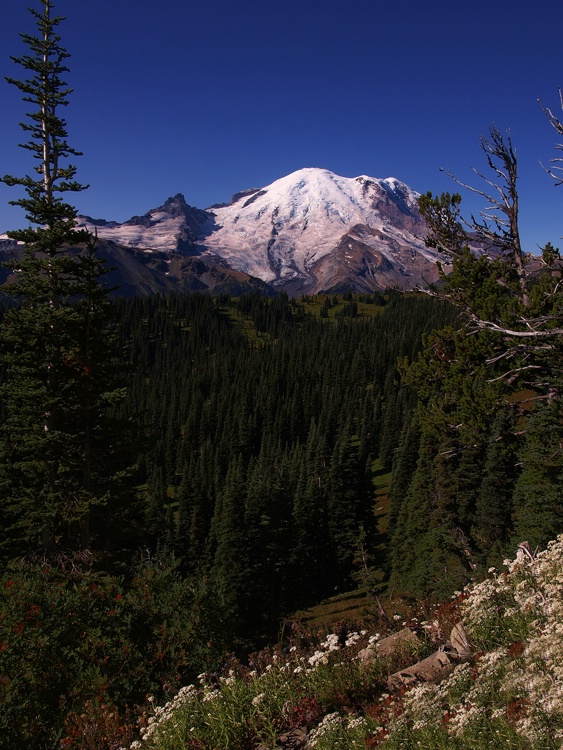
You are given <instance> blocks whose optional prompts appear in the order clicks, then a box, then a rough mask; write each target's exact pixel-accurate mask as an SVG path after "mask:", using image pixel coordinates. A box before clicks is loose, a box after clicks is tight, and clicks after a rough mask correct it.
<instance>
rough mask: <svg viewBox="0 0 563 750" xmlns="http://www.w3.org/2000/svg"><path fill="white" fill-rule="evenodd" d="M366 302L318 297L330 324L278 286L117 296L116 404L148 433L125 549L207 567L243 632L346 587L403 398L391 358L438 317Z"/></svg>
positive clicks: (444, 315) (440, 316)
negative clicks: (123, 357) (260, 290)
mask: <svg viewBox="0 0 563 750" xmlns="http://www.w3.org/2000/svg"><path fill="white" fill-rule="evenodd" d="M367 299H368V300H369V302H368V303H366V302H363V303H362V302H361V301H360V302H358V300H357V299H356V300H351V299H350V300H348V301H346V300H343V299H342V298H340V300H338V298H324V299H323V300H321V301H320V303H319V304H318V305H317V311H318V312H320V311H322V310H324V311H325V314H326V315H329V314H330V317H328V318H324V317H319V315H318V314H317V315H314V314H312V312H309V311H308V307H310V306H307V304H306V303H303V302H301V301H299V302H297V301H295V300H292V301H290V300H288V298H287V297H285V296H280V297H278V298H277V299H274V300H267V299H264V298H261V297H259V296H258V295H255V296H254V295H251V296H247V297H242V298H240V299H238V300H232V301H231V300H228V299H226V298H222V299H217V300H213V299H212V298H210V297H206V296H198V295H195V296H189V297H181V296H173V297H168V298H159V297H155V298H152V299H147V300H142V299H136V300H132V301H128V302H122V303H120V305H119V306H118V318H119V319H121V320H122V321H123V337H124V339H123V340H124V345H125V349H126V353H127V357H128V360H129V363H130V368H131V369H130V375H129V377H130V385H129V387H128V396H127V400H126V401H125V402H124V404H123V405H122V406H121V410H122V413H123V414H124V415H125V414H126V415H128V416H130V415H133V414H134V415H137V416H136V419H137V420H138V422H139V424H140V425H141V428H142V432H143V435H144V439H145V441H146V442H145V444H144V445H143V448H142V452H141V454H140V456H139V461H140V464H141V465H142V468H141V470H140V471H141V474H140V483H141V484H140V486H139V487H138V491H137V501H136V502H137V503H138V508H139V513H141V516H142V520H141V521H140V524H141V527H142V529H141V530H140V533H141V534H142V538H141V539H140V540H139V545H142V546H143V547H147V548H148V549H149V550H150V551H151V555H162V554H165V553H172V552H173V553H174V554H175V555H176V556H177V558H178V559H180V560H181V561H182V566H183V569H184V570H185V571H186V572H188V573H189V572H193V571H201V570H202V569H204V570H206V571H207V572H208V574H209V575H210V576H211V578H212V580H213V581H214V582H215V585H216V592H217V597H218V602H217V604H218V606H220V607H221V609H224V610H225V613H226V614H227V615H228V616H229V619H230V622H231V625H230V630H231V632H232V633H233V635H234V634H235V633H236V635H237V636H238V637H240V638H242V639H249V638H251V637H252V634H253V633H254V634H262V635H265V634H270V635H272V634H273V633H275V632H276V629H277V625H278V622H279V617H280V615H282V614H287V613H288V612H290V611H292V610H294V609H296V608H297V607H301V606H305V605H310V604H312V603H315V602H316V601H319V600H320V599H321V598H323V597H325V596H327V595H328V594H330V593H333V592H335V591H337V590H343V589H344V590H345V589H346V588H347V587H350V585H351V584H352V578H351V575H352V573H353V571H354V565H353V559H354V555H355V552H356V548H357V542H358V538H359V534H360V530H361V529H364V530H365V532H366V534H367V535H368V538H369V539H371V540H373V536H374V532H375V529H374V514H373V510H374V490H373V486H372V473H373V464H374V462H375V461H376V459H378V458H380V457H381V461H382V463H383V464H384V465H385V464H387V465H388V466H389V468H390V466H391V460H392V456H393V452H394V449H395V448H396V446H397V445H398V443H399V440H400V434H401V429H402V425H403V424H405V423H409V421H410V414H411V412H412V409H413V405H414V394H413V392H412V390H409V389H407V388H405V387H401V386H400V385H399V383H398V378H397V370H396V363H397V360H398V358H399V357H400V356H409V357H412V356H414V355H415V354H416V352H417V351H418V350H419V348H420V345H421V334H422V333H423V332H424V331H430V330H432V329H433V328H435V327H436V326H438V325H440V324H441V323H443V322H444V320H447V319H448V318H451V317H452V311H451V309H448V308H447V307H446V306H444V305H443V304H440V303H437V302H436V301H435V300H431V299H428V298H425V297H424V296H415V295H411V296H405V297H403V296H401V295H399V294H390V295H388V297H387V298H386V299H383V298H375V299H374V298H371V297H370V298H367ZM321 303H322V307H320V304H321ZM334 303H336V304H334ZM358 305H360V306H361V308H362V309H363V310H364V311H365V312H363V314H361V313H360V316H358ZM328 306H330V308H329V307H328ZM319 307H320V310H319ZM311 309H313V308H312V307H311ZM336 316H338V317H336ZM383 563H384V560H383V559H381V555H380V559H379V561H378V564H379V565H380V566H381V565H383Z"/></svg>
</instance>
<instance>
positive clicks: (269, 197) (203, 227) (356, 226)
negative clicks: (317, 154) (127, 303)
mask: <svg viewBox="0 0 563 750" xmlns="http://www.w3.org/2000/svg"><path fill="white" fill-rule="evenodd" d="M417 199H418V194H417V193H415V192H414V191H413V190H412V189H411V188H409V187H408V186H407V185H405V184H404V183H402V182H400V181H399V180H396V179H395V178H386V179H378V178H374V177H367V176H365V175H362V176H359V177H355V178H347V177H340V176H339V175H336V174H334V173H333V172H330V171H328V170H326V169H318V168H307V169H300V170H298V171H297V172H294V173H292V174H290V175H287V176H286V177H282V178H281V179H279V180H276V181H275V182H273V183H272V184H271V185H267V186H265V187H262V188H260V189H252V190H244V191H241V192H239V193H236V194H235V195H234V196H233V198H232V199H231V201H230V202H229V203H227V204H217V205H214V206H211V207H210V208H207V209H206V210H202V209H199V208H194V207H192V206H190V205H188V204H187V203H186V201H185V199H184V196H183V195H181V194H178V195H175V196H173V197H171V198H169V199H168V200H166V201H165V203H164V204H163V205H162V206H159V207H158V208H154V209H151V210H150V211H147V212H146V213H145V214H143V215H139V216H133V217H132V218H131V219H129V220H128V221H125V222H123V223H118V222H115V221H106V220H103V219H92V218H90V217H87V216H82V217H80V226H83V227H85V228H87V229H89V230H90V231H92V232H94V231H95V232H96V234H97V236H98V238H99V242H100V243H101V247H102V248H104V251H105V252H106V253H107V252H110V253H111V254H112V258H111V261H112V265H114V266H116V268H118V269H123V267H124V269H125V270H122V271H121V277H120V278H119V279H118V281H119V282H120V284H122V285H123V282H124V281H126V282H127V283H126V285H125V287H123V288H122V291H121V293H127V292H128V291H129V293H131V291H133V292H136V293H147V292H149V291H151V289H152V291H166V290H173V289H176V290H184V291H203V290H205V289H209V290H210V291H212V292H214V293H227V294H237V293H239V294H240V293H244V292H247V291H252V290H253V289H261V290H262V291H263V292H264V291H265V290H266V289H268V288H270V290H271V289H275V290H277V291H285V292H287V293H288V294H290V295H292V296H298V295H301V294H309V293H319V292H343V291H346V290H347V289H351V290H352V291H356V292H360V293H369V292H371V291H374V290H378V291H384V290H385V289H387V288H390V287H392V288H396V289H403V290H410V289H414V288H416V287H417V286H423V287H424V286H426V285H428V284H429V283H431V282H434V281H436V280H437V278H438V275H437V270H436V265H435V262H436V252H435V251H434V250H432V249H429V248H427V247H426V246H425V244H424V237H425V234H426V227H425V222H424V220H423V219H422V217H421V215H420V212H419V209H418V204H417ZM118 248H119V250H118ZM6 249H7V248H6ZM195 259H197V260H198V261H199V263H198V264H196V263H195ZM209 269H214V271H213V272H211V273H210V272H209ZM217 269H220V271H219V270H217ZM214 274H215V276H217V274H220V276H221V277H220V278H219V279H217V278H214ZM241 274H242V275H241ZM226 277H228V278H226ZM229 283H230V284H231V287H230V289H229V287H228V284H229ZM235 283H237V284H238V285H239V286H238V287H235V285H234V284H235ZM245 284H246V286H244V285H245ZM252 285H253V286H252Z"/></svg>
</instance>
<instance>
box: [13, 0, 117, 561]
mask: <svg viewBox="0 0 563 750" xmlns="http://www.w3.org/2000/svg"><path fill="white" fill-rule="evenodd" d="M40 5H41V11H36V10H34V9H31V10H30V12H31V14H32V15H33V17H34V18H35V21H36V26H37V31H38V33H37V36H31V35H29V34H22V39H23V41H24V43H25V44H26V45H27V47H28V49H29V54H25V55H23V56H21V57H18V58H12V59H13V60H14V62H15V63H17V64H18V65H20V66H21V67H22V68H23V69H24V70H25V71H26V73H27V75H28V77H27V78H26V79H24V80H16V79H13V78H8V79H7V80H8V81H9V82H10V83H11V84H13V85H15V86H16V87H17V88H18V89H19V90H20V91H21V92H22V94H23V100H24V101H25V102H27V103H29V104H30V105H31V108H30V111H29V112H28V113H27V114H26V117H27V121H25V122H23V123H22V124H21V127H22V128H23V130H24V132H25V133H26V134H28V136H29V140H28V141H27V142H26V143H24V144H21V145H22V147H23V148H24V149H25V150H26V151H28V152H30V153H31V155H32V157H33V158H34V160H35V162H36V163H35V168H34V171H35V175H34V176H29V175H28V176H24V177H14V176H12V175H5V176H4V177H3V178H2V181H3V182H4V183H5V184H7V185H9V186H16V187H22V188H23V189H24V191H25V193H26V197H23V198H20V199H18V200H14V201H11V203H12V204H13V205H16V206H20V207H21V208H23V209H24V210H25V213H26V218H27V220H28V221H29V222H30V225H34V226H30V227H29V228H27V229H22V230H17V231H12V232H9V233H8V234H9V236H10V237H11V238H12V239H15V240H17V241H19V242H22V243H25V249H24V251H23V257H22V258H21V259H19V260H17V261H14V262H13V263H12V270H13V271H14V272H15V274H16V281H15V282H14V283H12V284H11V285H10V287H9V293H10V294H11V295H12V296H13V297H14V298H16V299H17V301H18V305H17V307H16V308H14V309H12V310H11V311H10V312H8V313H7V314H6V316H5V318H4V321H3V325H2V330H1V332H0V346H1V349H0V357H1V361H2V364H3V365H4V367H5V369H6V373H7V374H6V378H5V380H4V383H3V385H2V391H1V396H2V399H3V402H4V407H5V412H6V419H5V422H4V424H3V426H2V430H1V433H0V441H1V458H0V487H1V497H2V499H1V504H2V513H3V515H4V524H3V527H4V534H5V536H4V539H3V540H2V541H3V543H4V546H6V545H8V547H9V550H8V554H11V553H15V554H21V553H22V552H39V551H42V552H44V553H47V554H49V555H52V554H53V553H55V552H62V551H63V550H64V551H73V552H76V551H77V550H78V549H80V548H82V549H86V548H89V547H90V546H91V534H92V530H93V529H92V520H91V509H92V508H93V506H94V505H99V504H103V503H105V502H106V501H107V498H108V495H107V492H108V486H107V481H106V480H107V477H108V473H111V471H112V468H111V465H112V462H113V458H112V455H113V456H114V457H115V454H116V452H117V450H118V447H117V443H118V438H117V436H114V437H113V438H111V439H108V434H107V431H106V429H105V428H106V427H107V425H106V417H107V407H108V405H109V404H110V403H111V402H112V401H114V400H115V399H116V398H118V396H119V393H118V391H117V390H115V389H113V388H112V387H111V386H110V383H111V381H112V369H113V361H112V346H113V340H112V337H111V335H109V334H108V326H109V321H110V313H109V304H110V303H109V291H108V289H107V287H106V286H104V284H103V277H104V273H105V269H104V267H103V262H102V261H101V260H99V259H98V258H97V257H96V254H95V238H94V237H92V236H91V235H90V234H89V233H87V232H86V231H83V230H78V229H77V228H76V210H75V208H74V207H73V206H72V205H71V204H69V203H67V202H65V200H63V196H64V195H65V194H66V193H69V192H70V193H74V192H79V191H81V190H83V189H85V187H86V186H84V185H82V184H80V183H79V182H77V181H76V180H75V173H76V167H75V166H73V165H72V164H70V163H68V159H69V157H73V156H77V155H79V152H77V151H76V150H75V149H73V148H72V147H71V146H70V145H69V143H68V142H67V129H66V122H65V120H64V119H63V118H62V117H61V116H60V110H61V108H62V107H64V106H66V105H67V103H68V95H69V93H70V89H68V88H67V85H66V83H65V82H64V80H63V76H64V74H65V73H66V72H67V71H68V68H67V67H66V65H65V61H66V59H67V58H68V57H69V54H68V52H66V50H65V49H64V48H63V47H62V46H61V43H60V37H59V36H58V35H57V33H56V32H57V26H58V25H59V23H60V22H61V20H63V19H62V18H61V17H58V16H54V15H53V3H52V2H51V0H40ZM81 243H82V250H79V249H77V245H80V244H81ZM84 246H85V248H86V249H84ZM102 454H103V457H102ZM95 456H97V458H95ZM106 521H107V519H106ZM100 543H101V542H100Z"/></svg>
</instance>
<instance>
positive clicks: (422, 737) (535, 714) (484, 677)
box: [131, 537, 563, 750]
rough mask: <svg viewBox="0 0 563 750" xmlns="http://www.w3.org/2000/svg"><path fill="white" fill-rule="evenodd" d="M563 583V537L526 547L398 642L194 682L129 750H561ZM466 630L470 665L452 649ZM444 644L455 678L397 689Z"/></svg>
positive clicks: (258, 664) (322, 648) (299, 652)
mask: <svg viewBox="0 0 563 750" xmlns="http://www.w3.org/2000/svg"><path fill="white" fill-rule="evenodd" d="M562 583H563V537H559V538H558V539H557V540H555V541H553V542H551V543H550V544H549V546H548V548H547V549H546V550H545V551H542V552H540V553H538V554H534V553H533V552H531V550H530V548H529V546H528V547H527V546H526V545H525V544H524V545H521V547H520V549H519V552H518V555H517V557H516V559H515V560H512V561H510V560H506V561H505V563H504V570H502V571H500V572H495V571H490V575H489V577H488V578H487V579H485V580H484V581H482V582H481V583H476V584H472V585H470V586H468V587H467V588H466V589H465V590H464V591H463V592H461V593H460V592H458V594H456V596H455V597H454V599H453V600H452V601H450V602H449V603H446V604H443V605H441V606H440V607H438V608H437V609H436V610H435V611H434V612H433V613H430V617H429V619H428V620H426V621H422V622H418V621H416V620H411V622H410V623H409V625H410V628H411V629H410V630H403V631H401V632H400V634H398V635H401V639H402V640H401V639H398V638H397V637H396V636H395V637H391V638H389V637H387V638H384V637H382V635H381V634H380V633H374V632H371V631H369V630H362V631H360V632H357V631H350V630H345V629H344V630H340V631H339V632H337V633H332V634H329V635H327V636H325V637H324V638H323V639H322V640H321V641H320V642H318V643H317V644H316V645H315V646H313V647H310V648H309V649H308V650H307V648H306V647H304V644H303V642H300V641H299V637H298V635H297V637H296V638H294V639H293V641H291V643H292V645H291V647H290V648H288V649H287V650H284V651H283V652H280V651H273V652H270V653H265V652H264V653H262V654H259V655H258V656H254V657H252V658H251V661H250V662H249V663H248V664H247V665H245V664H241V663H239V662H232V663H230V664H228V665H227V666H226V667H225V670H224V672H223V674H222V675H221V676H219V677H218V678H213V676H212V675H209V674H202V675H200V677H199V682H198V683H196V684H192V685H188V686H185V687H184V688H182V690H181V691H180V692H179V693H178V695H177V696H176V697H175V698H174V699H173V700H172V701H170V702H169V703H167V704H166V705H165V706H162V707H157V708H155V710H154V712H153V714H152V716H150V718H148V721H147V723H146V724H145V727H144V729H143V730H142V739H141V740H140V741H136V742H134V743H133V744H132V745H131V749H132V750H133V748H135V749H138V750H144V749H146V750H183V749H184V748H186V747H197V748H200V750H216V749H217V748H219V747H220V748H231V749H232V750H251V749H253V748H256V749H258V748H260V750H273V749H274V748H303V750H305V749H309V748H317V750H354V749H356V750H357V749H359V748H365V747H368V748H380V750H418V748H420V747H424V748H426V750H443V748H451V749H454V748H459V749H460V750H461V748H472V750H491V749H494V748H498V750H524V749H527V750H555V749H556V748H557V749H559V748H560V747H561V742H562V740H563V684H562V659H561V656H562V653H563V641H562V637H561V632H562V618H563V597H562V593H561V592H562V590H563V587H562ZM460 619H461V621H462V622H463V625H464V628H465V630H464V635H465V637H466V641H465V643H466V647H465V646H464V647H463V648H464V651H463V655H462V656H460V655H459V654H458V653H457V652H456V651H455V648H452V644H451V643H450V642H449V641H448V642H447V643H444V641H445V639H446V637H447V633H449V631H450V629H451V627H452V623H453V622H454V621H459V620H460ZM399 620H400V618H399ZM402 625H403V626H405V625H407V623H405V622H403V623H402ZM416 631H418V632H419V633H423V634H425V635H422V636H419V637H418V638H417V637H416V636H415V635H414V633H415V632H416ZM403 633H411V635H412V638H406V636H404V635H402V634H403ZM436 645H440V647H441V648H442V649H445V650H444V651H443V652H442V653H443V655H444V657H445V662H444V663H446V664H449V666H448V667H446V668H445V669H442V671H441V673H436V674H435V676H434V677H433V678H432V679H430V681H425V680H424V679H423V678H422V679H420V680H419V681H417V680H415V681H414V682H411V683H410V684H408V685H407V686H406V687H403V688H402V689H401V690H394V689H393V687H392V685H391V688H390V687H389V683H390V682H391V683H392V682H393V680H392V679H388V675H389V673H390V672H393V671H397V670H398V673H397V674H400V675H405V674H406V671H405V669H404V667H405V666H406V665H407V664H409V663H412V662H413V661H416V660H417V658H420V657H421V656H424V655H425V653H428V652H429V651H430V650H432V648H435V647H436ZM458 648H459V646H458ZM465 648H466V649H467V653H466V652H465ZM448 649H449V650H448ZM438 653H440V652H438ZM447 654H450V657H449V658H448V657H447Z"/></svg>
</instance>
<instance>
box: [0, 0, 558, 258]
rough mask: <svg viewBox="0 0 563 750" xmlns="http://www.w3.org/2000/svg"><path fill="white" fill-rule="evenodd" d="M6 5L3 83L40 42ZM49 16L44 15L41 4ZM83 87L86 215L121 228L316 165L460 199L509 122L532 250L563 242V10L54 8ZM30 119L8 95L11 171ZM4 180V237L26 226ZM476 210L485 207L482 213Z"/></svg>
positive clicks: (144, 0)
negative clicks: (460, 187) (554, 121)
mask: <svg viewBox="0 0 563 750" xmlns="http://www.w3.org/2000/svg"><path fill="white" fill-rule="evenodd" d="M34 3H35V0H27V2H25V0H6V2H5V3H4V7H3V9H2V44H1V47H0V50H1V55H0V73H1V74H2V75H12V76H14V77H20V76H21V75H22V71H21V70H18V68H17V67H16V66H14V65H13V64H12V63H11V61H10V59H9V55H18V54H21V53H22V52H23V51H24V48H23V46H22V43H21V41H20V39H19V36H18V34H19V33H20V32H31V33H34V23H33V19H32V17H31V15H30V14H29V13H28V12H27V10H26V7H27V6H28V5H33V4H34ZM35 7H39V6H38V4H36V5H35ZM55 9H56V11H57V13H58V14H60V15H64V16H66V20H65V21H64V22H63V23H62V24H61V26H60V27H59V30H60V34H61V36H62V40H63V45H64V46H65V47H66V48H67V49H68V51H69V52H70V53H71V55H72V57H71V58H70V60H69V67H70V68H71V70H70V73H69V75H68V80H69V83H70V84H71V86H72V87H73V88H74V93H73V94H72V96H71V100H70V105H69V107H68V108H67V110H66V112H65V115H66V118H67V122H68V129H69V141H70V142H71V144H72V145H73V146H75V147H76V148H78V149H80V150H82V151H83V152H84V156H83V157H81V158H80V159H78V160H77V165H78V177H79V179H80V180H81V181H82V182H87V183H90V185H91V187H90V188H89V190H87V191H86V192H84V193H81V194H78V195H76V196H74V203H75V205H76V206H77V208H78V210H79V211H80V212H82V213H87V214H90V215H92V216H94V217H103V218H107V219H116V220H119V221H123V220H125V219H127V218H129V217H130V216H132V215H133V214H141V213H144V212H145V211H147V210H148V209H150V208H153V207H155V206H157V205H161V204H162V203H163V202H164V200H165V199H166V198H167V197H169V196H170V195H173V194H175V193H177V192H182V193H183V194H184V195H185V197H186V200H187V201H188V203H190V204H192V205H195V206H198V207H200V208H204V207H206V206H208V205H210V204H211V203H216V202H221V201H226V200H228V199H229V198H230V196H231V195H232V194H233V193H234V192H237V191H238V190H242V189H244V188H248V187H260V186H263V185H266V184H268V183H270V182H272V181H273V180H275V179H278V178H279V177H282V176H284V175H286V174H289V173H290V172H292V171H294V170H296V169H300V168H302V167H324V168H326V169H330V170H332V171H333V172H336V173H337V174H340V175H343V176H346V177H354V176H357V175H359V174H367V175H370V176H372V177H382V178H383V177H390V176H393V177H396V178H398V179H400V180H402V181H404V182H406V183H407V184H408V185H410V186H411V187H412V188H414V189H415V190H418V191H420V192H424V191H426V190H432V191H433V192H435V193H439V192H442V191H444V190H449V191H454V190H455V189H456V187H455V185H454V184H453V183H452V182H451V181H450V180H449V179H448V178H447V177H446V176H445V175H444V174H442V173H441V172H440V171H439V168H440V167H446V168H448V169H450V170H451V171H453V172H454V173H456V174H457V175H458V176H459V177H460V178H461V179H464V180H466V181H474V182H476V183H477V184H478V180H477V178H473V176H472V173H471V167H472V166H474V167H477V168H478V169H483V170H484V169H485V166H484V159H483V157H482V155H481V152H480V149H479V137H480V136H481V135H483V134H486V133H487V130H488V127H489V125H490V124H491V123H495V124H496V125H497V126H498V127H499V129H501V130H505V129H506V128H508V127H510V129H511V133H512V138H513V142H514V145H515V147H516V150H517V153H518V156H519V160H520V174H521V210H522V231H523V239H524V242H525V243H526V246H527V249H531V250H533V249H534V248H535V246H536V244H544V243H545V242H546V241H547V240H551V241H552V242H554V244H558V245H560V246H563V241H562V242H560V241H559V238H560V237H561V235H563V221H562V217H563V212H562V208H563V187H561V188H558V189H557V188H555V187H554V185H553V181H552V180H550V178H549V177H548V176H547V175H546V174H545V172H543V171H542V169H541V167H540V165H539V162H540V161H542V162H544V163H547V162H548V161H549V159H551V158H553V156H555V152H554V150H553V146H554V144H555V143H556V142H557V137H556V134H555V133H554V131H553V130H552V129H551V128H550V126H549V124H548V122H547V120H546V118H545V117H544V115H543V114H542V111H541V108H540V106H539V105H538V103H537V98H538V97H540V98H541V99H542V100H543V101H544V103H546V104H547V105H550V106H551V107H552V108H554V109H557V107H558V91H557V89H558V86H559V85H563V38H562V34H563V32H562V29H563V2H561V0H540V1H539V2H534V3H532V2H526V1H525V0H521V1H520V2H519V3H516V2H514V0H487V1H486V2H485V1H484V0H455V1H452V0H448V2H445V1H444V0H427V1H426V2H414V1H413V0H404V1H403V2H401V0H394V2H391V1H390V0H386V1H385V2H380V1H379V0H347V2H346V1H344V0H323V2H321V1H320V0H284V2H276V3H273V2H270V1H269V0H261V1H260V2H258V0H246V2H242V3H233V2H226V1H225V0H216V2H214V3H209V2H206V3H203V2H197V3H196V2H190V1H189V0H168V2H163V1H162V0H159V1H158V2H157V1H156V0H135V2H132V1H130V0H112V1H111V2H110V0H88V2H84V1H82V2H77V1H75V2H72V0H55ZM24 111H25V106H24V104H23V103H22V102H21V99H20V94H19V92H18V91H17V90H16V89H15V87H12V86H8V84H6V83H5V82H3V81H2V82H0V132H1V133H2V137H1V139H0V174H5V173H12V174H16V175H23V174H26V173H29V172H30V171H31V169H32V166H33V165H32V162H31V159H30V156H29V154H28V153H27V152H26V151H25V150H23V149H19V148H17V144H18V143H19V142H21V141H22V139H23V140H24V139H25V136H24V135H23V133H22V132H21V131H20V129H19V128H18V125H17V123H18V121H20V120H21V119H22V118H23V113H24ZM18 196H19V193H18V192H17V189H16V188H11V189H10V188H7V187H6V186H4V185H0V232H1V231H5V230H6V229H9V228H15V227H17V226H20V225H21V224H22V215H21V212H19V211H18V210H16V209H14V208H11V207H9V206H8V205H7V204H8V201H9V200H11V199H14V198H16V197H18ZM466 206H467V207H468V208H471V209H472V210H475V207H476V204H475V203H474V201H473V200H469V198H468V199H466Z"/></svg>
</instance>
